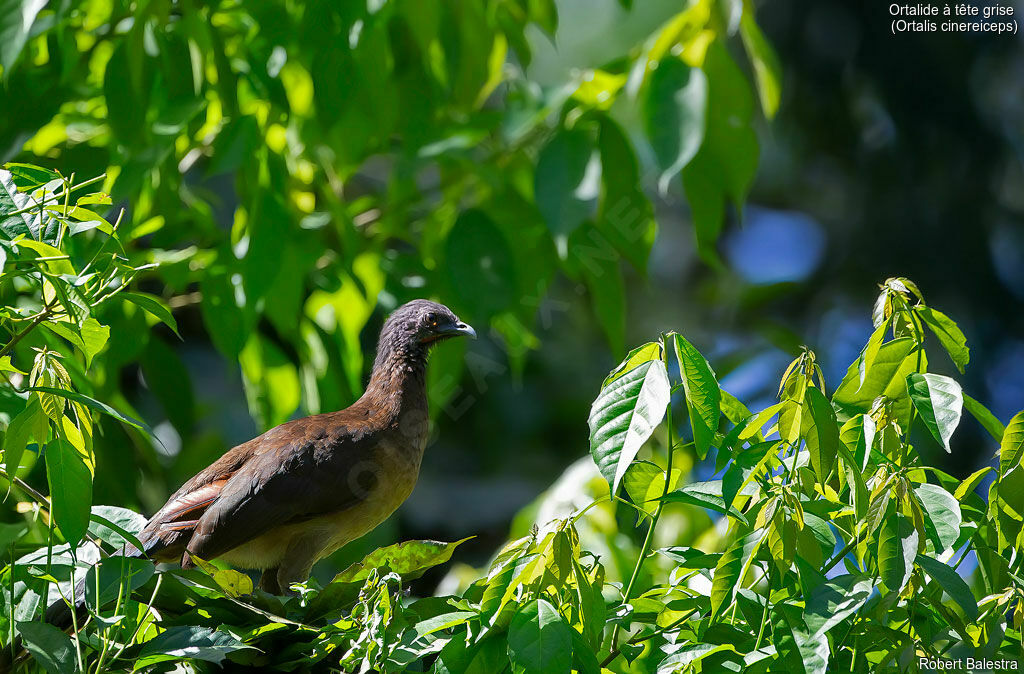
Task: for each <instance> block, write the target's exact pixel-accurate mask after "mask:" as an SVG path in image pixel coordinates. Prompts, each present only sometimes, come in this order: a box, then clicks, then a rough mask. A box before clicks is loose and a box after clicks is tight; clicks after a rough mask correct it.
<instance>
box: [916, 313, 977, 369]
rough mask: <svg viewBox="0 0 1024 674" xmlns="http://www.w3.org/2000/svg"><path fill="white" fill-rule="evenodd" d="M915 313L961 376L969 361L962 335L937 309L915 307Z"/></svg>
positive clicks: (951, 320) (965, 339)
mask: <svg viewBox="0 0 1024 674" xmlns="http://www.w3.org/2000/svg"><path fill="white" fill-rule="evenodd" d="M915 311H916V312H917V315H918V316H919V317H920V318H921V320H922V321H924V324H925V325H927V326H928V327H929V328H931V331H932V332H934V333H935V336H936V337H938V339H939V343H940V344H942V348H944V349H945V350H946V353H948V354H949V357H950V358H952V359H953V364H954V365H956V369H957V370H959V371H960V373H961V374H963V372H964V368H965V367H966V366H967V363H968V362H969V361H970V359H971V352H970V349H968V348H967V338H966V337H964V333H963V332H961V331H960V328H959V327H957V324H956V323H954V322H953V319H951V318H950V317H949V316H947V315H946V314H944V313H942V312H941V311H939V310H937V309H932V308H931V307H917V308H916V309H915Z"/></svg>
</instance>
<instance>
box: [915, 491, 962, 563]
mask: <svg viewBox="0 0 1024 674" xmlns="http://www.w3.org/2000/svg"><path fill="white" fill-rule="evenodd" d="M914 493H915V494H917V498H918V499H920V501H921V506H922V507H923V508H924V511H925V514H926V516H927V523H928V524H929V525H930V526H929V535H932V532H934V539H935V543H936V546H935V547H936V549H937V550H938V551H939V552H942V551H944V550H946V549H948V548H949V547H951V546H952V545H953V544H954V543H956V541H957V538H959V536H960V523H961V521H962V519H961V518H962V515H961V513H960V503H959V502H958V501H957V499H956V497H955V496H953V495H952V494H950V493H949V492H948V491H946V490H945V489H943V488H942V487H939V486H937V485H934V484H919V485H917V486H916V487H914Z"/></svg>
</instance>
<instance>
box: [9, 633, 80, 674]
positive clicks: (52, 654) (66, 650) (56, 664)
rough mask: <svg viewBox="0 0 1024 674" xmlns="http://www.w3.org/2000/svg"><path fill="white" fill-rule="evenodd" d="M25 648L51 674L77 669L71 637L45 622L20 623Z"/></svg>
mask: <svg viewBox="0 0 1024 674" xmlns="http://www.w3.org/2000/svg"><path fill="white" fill-rule="evenodd" d="M18 632H19V633H20V634H21V638H22V640H23V641H24V643H25V649H26V650H28V652H29V653H31V654H32V657H33V658H35V660H36V662H38V663H39V664H40V665H42V667H43V669H45V670H46V671H47V672H48V673H49V674H71V673H72V672H74V671H75V669H76V667H75V645H74V643H72V641H71V637H69V636H68V635H66V634H64V632H63V631H61V630H59V629H57V628H56V627H54V626H53V625H50V624H48V623H44V622H23V623H18Z"/></svg>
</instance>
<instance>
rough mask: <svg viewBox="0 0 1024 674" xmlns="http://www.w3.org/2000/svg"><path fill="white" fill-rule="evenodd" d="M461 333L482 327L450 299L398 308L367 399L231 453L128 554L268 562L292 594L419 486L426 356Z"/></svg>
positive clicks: (250, 564) (270, 582) (281, 587)
mask: <svg viewBox="0 0 1024 674" xmlns="http://www.w3.org/2000/svg"><path fill="white" fill-rule="evenodd" d="M458 335H468V336H470V337H476V332H474V330H473V328H471V327H470V326H469V325H467V324H465V323H463V322H462V321H460V320H459V319H458V317H456V316H455V314H454V313H452V311H451V310H450V309H448V307H446V306H444V305H442V304H438V303H436V302H430V301H427V300H413V301H412V302H409V303H408V304H405V305H403V306H401V307H399V308H398V309H396V310H395V311H394V313H392V314H391V316H390V317H389V318H388V319H387V321H386V322H385V323H384V327H383V329H382V330H381V333H380V339H379V341H378V343H377V357H376V360H375V361H374V363H373V372H372V374H371V376H370V382H369V384H368V385H367V387H366V392H365V393H363V395H362V397H361V398H359V400H357V401H356V402H355V403H353V404H352V405H351V406H350V407H347V408H345V409H343V410H341V411H339V412H330V413H327V414H317V415H314V416H311V417H305V418H303V419H296V420H295V421H289V422H288V423H285V424H281V425H280V426H277V427H276V428H272V429H270V430H269V431H267V432H266V433H264V434H263V435H261V436H259V437H257V438H253V439H252V440H250V441H248V442H246V443H244V444H241V445H238V446H237V447H235V448H234V449H231V450H229V451H228V452H227V453H226V454H224V455H223V456H222V457H220V458H219V459H218V460H217V461H215V462H214V463H212V464H211V465H210V466H209V467H207V468H206V469H205V470H203V471H202V472H200V473H199V474H198V475H196V476H195V477H193V478H192V479H191V480H189V481H188V482H186V483H185V484H184V485H183V486H182V487H181V489H179V490H178V491H177V492H175V493H174V495H173V496H171V498H170V499H168V501H167V503H166V504H165V505H164V507H163V508H161V509H160V511H159V512H157V513H156V514H155V515H153V517H152V518H151V519H150V520H149V522H148V523H147V524H146V527H145V528H144V529H143V530H142V531H141V532H140V533H139V535H138V538H139V541H140V542H141V543H142V544H143V548H144V550H143V551H141V552H140V551H138V550H135V549H130V550H128V551H127V552H126V553H125V554H127V555H129V556H139V555H141V554H142V553H143V552H144V553H145V554H146V555H148V556H149V557H151V558H152V559H154V560H156V561H177V560H181V565H182V566H183V567H190V566H192V563H193V562H192V560H191V556H193V555H194V556H196V557H199V558H200V559H204V560H212V559H220V560H224V561H226V562H228V563H230V564H232V565H234V566H238V567H242V568H246V569H262V570H263V576H262V578H261V580H260V586H261V587H262V588H263V589H265V590H266V591H268V592H271V593H273V594H282V593H283V592H288V591H289V586H290V585H291V584H292V583H294V582H297V581H303V580H305V579H307V578H308V577H309V572H310V568H311V567H312V566H313V564H314V563H315V562H316V561H317V560H319V559H321V558H323V557H325V556H327V555H329V554H331V553H332V552H334V551H335V550H337V549H338V548H340V547H341V546H343V545H345V544H346V543H348V542H349V541H352V540H354V539H356V538H359V537H360V536H362V535H363V534H365V533H367V532H368V531H370V530H371V529H373V528H374V527H376V526H377V525H378V524H380V523H381V522H383V521H384V520H385V519H387V517H388V516H389V515H391V513H393V512H394V511H395V509H397V508H398V506H399V505H401V504H402V502H403V501H405V499H406V498H407V497H408V496H409V494H410V493H411V492H412V489H413V486H414V485H415V484H416V478H417V476H418V474H419V469H420V461H421V460H422V458H423V449H424V447H425V446H426V441H427V430H428V417H427V391H426V378H425V375H426V366H427V353H428V351H429V350H430V347H431V346H433V345H434V344H436V343H438V342H439V341H442V340H444V339H448V338H450V337H455V336H458ZM83 589H84V586H83ZM76 590H78V588H76ZM76 595H78V596H76V600H79V601H80V600H81V595H79V593H78V592H77V591H76ZM76 603H78V601H76ZM50 609H51V610H50V611H48V612H47V613H48V616H47V617H48V620H49V621H50V622H52V623H58V624H59V623H61V622H65V621H64V620H63V619H62V618H63V617H64V616H63V615H62V613H67V606H66V605H65V604H64V603H63V602H57V603H56V604H54V605H53V606H51V607H50ZM61 609H63V611H62V610H61ZM68 617H69V616H68ZM51 618H52V619H51Z"/></svg>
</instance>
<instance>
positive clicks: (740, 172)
mask: <svg viewBox="0 0 1024 674" xmlns="http://www.w3.org/2000/svg"><path fill="white" fill-rule="evenodd" d="M702 70H703V71H704V73H705V75H707V81H708V87H707V89H708V94H707V100H708V105H707V114H706V120H707V127H706V129H705V132H704V140H703V142H702V143H701V146H700V149H699V150H698V151H697V154H696V155H694V157H693V159H691V160H690V161H689V163H688V164H686V166H685V167H684V168H683V189H684V191H685V192H686V200H687V202H688V203H689V205H690V212H691V216H692V219H693V226H694V230H695V233H696V237H697V247H698V252H699V253H700V255H701V257H702V258H704V259H705V260H706V261H708V262H709V263H711V264H719V263H720V260H719V257H718V254H717V252H716V251H715V247H714V245H715V242H716V240H717V238H718V233H719V232H720V231H721V229H722V225H723V222H724V219H725V214H726V206H727V205H728V204H732V205H734V206H736V207H739V205H740V204H741V203H742V202H743V200H744V199H746V195H747V191H748V190H749V189H750V184H751V182H752V181H753V178H754V174H755V172H756V170H757V158H758V144H757V134H756V132H755V131H754V129H753V127H752V126H751V119H752V116H753V111H754V101H753V96H752V95H751V92H750V86H749V84H748V83H747V79H746V77H745V76H744V75H743V73H742V71H740V69H739V67H737V65H736V63H735V61H733V59H732V56H730V54H729V51H728V50H727V49H726V47H725V45H724V44H723V43H722V41H721V40H715V41H714V42H712V43H711V45H710V46H709V47H708V50H707V53H706V56H705V59H704V65H703V68H702Z"/></svg>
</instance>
